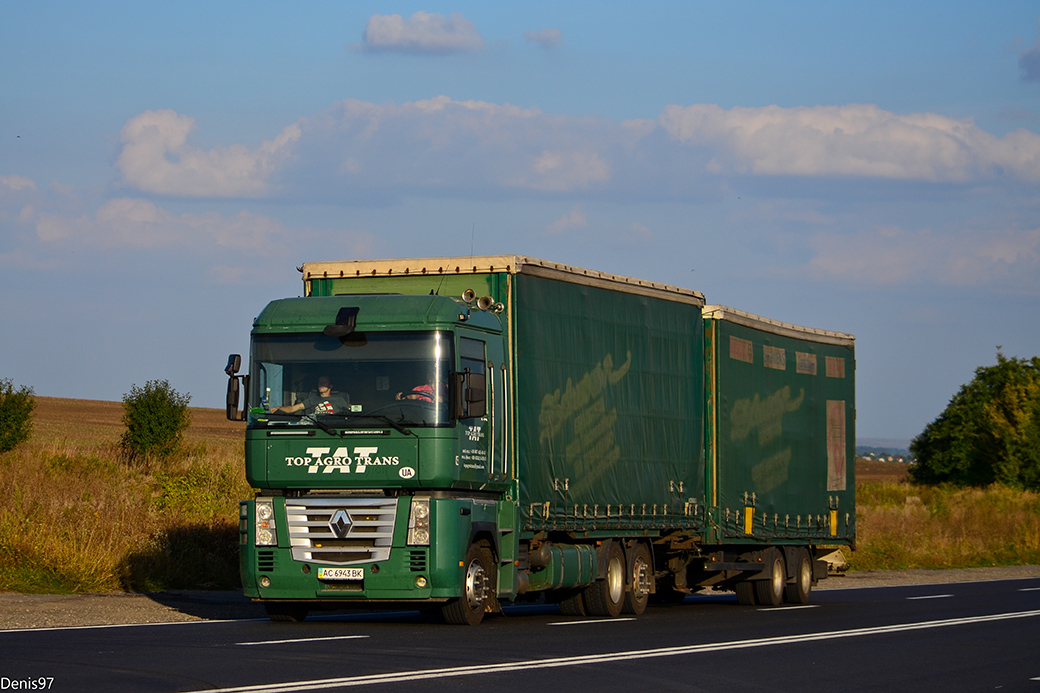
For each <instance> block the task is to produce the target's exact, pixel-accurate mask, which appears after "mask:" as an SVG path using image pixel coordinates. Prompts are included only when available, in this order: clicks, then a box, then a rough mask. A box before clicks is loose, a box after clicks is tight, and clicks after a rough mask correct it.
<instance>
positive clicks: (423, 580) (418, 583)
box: [415, 575, 426, 587]
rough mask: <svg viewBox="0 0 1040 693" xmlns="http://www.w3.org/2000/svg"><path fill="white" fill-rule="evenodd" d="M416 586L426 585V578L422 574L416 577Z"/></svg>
mask: <svg viewBox="0 0 1040 693" xmlns="http://www.w3.org/2000/svg"><path fill="white" fill-rule="evenodd" d="M415 586H416V587H426V578H424V577H423V576H422V575H420V576H419V577H417V578H415Z"/></svg>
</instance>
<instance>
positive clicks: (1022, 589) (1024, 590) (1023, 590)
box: [1018, 587, 1040, 681]
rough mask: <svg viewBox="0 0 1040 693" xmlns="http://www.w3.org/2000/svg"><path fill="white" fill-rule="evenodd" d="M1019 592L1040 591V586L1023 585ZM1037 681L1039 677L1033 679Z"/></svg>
mask: <svg viewBox="0 0 1040 693" xmlns="http://www.w3.org/2000/svg"><path fill="white" fill-rule="evenodd" d="M1018 591H1019V592H1040V587H1023V588H1021V589H1019V590H1018ZM1033 680H1034V681H1036V680H1037V679H1033Z"/></svg>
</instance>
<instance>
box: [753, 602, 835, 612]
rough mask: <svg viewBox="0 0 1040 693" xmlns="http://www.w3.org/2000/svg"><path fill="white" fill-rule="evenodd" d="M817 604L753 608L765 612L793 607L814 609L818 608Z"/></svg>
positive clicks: (792, 609) (792, 608) (793, 608)
mask: <svg viewBox="0 0 1040 693" xmlns="http://www.w3.org/2000/svg"><path fill="white" fill-rule="evenodd" d="M819 606H820V605H819V604H797V605H795V606H774V607H767V608H765V609H755V611H763V612H765V613H767V614H768V613H770V612H776V611H794V610H795V609H816V608H819Z"/></svg>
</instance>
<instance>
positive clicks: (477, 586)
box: [466, 561, 487, 609]
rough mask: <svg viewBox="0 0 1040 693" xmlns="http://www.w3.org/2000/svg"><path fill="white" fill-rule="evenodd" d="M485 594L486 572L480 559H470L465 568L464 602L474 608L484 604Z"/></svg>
mask: <svg viewBox="0 0 1040 693" xmlns="http://www.w3.org/2000/svg"><path fill="white" fill-rule="evenodd" d="M486 596H487V573H486V572H485V571H484V566H483V565H481V564H480V561H470V564H469V567H468V568H466V603H467V604H469V608H471V609H476V608H479V607H480V606H482V605H483V604H484V599H485V597H486Z"/></svg>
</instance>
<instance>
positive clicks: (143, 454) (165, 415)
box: [120, 380, 191, 462]
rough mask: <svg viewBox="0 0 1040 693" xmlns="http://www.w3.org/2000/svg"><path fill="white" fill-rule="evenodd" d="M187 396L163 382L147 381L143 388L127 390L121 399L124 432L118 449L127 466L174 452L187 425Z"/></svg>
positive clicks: (188, 422) (188, 421)
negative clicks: (126, 393) (123, 455)
mask: <svg viewBox="0 0 1040 693" xmlns="http://www.w3.org/2000/svg"><path fill="white" fill-rule="evenodd" d="M190 401H191V395H187V394H184V395H182V394H181V393H179V392H177V391H176V390H174V389H173V388H172V387H170V383H169V382H168V381H166V380H149V381H148V382H147V383H145V385H144V387H138V386H137V385H131V386H130V394H128V395H123V408H124V409H125V410H126V412H125V413H124V414H123V423H124V424H126V431H125V432H124V433H123V436H122V438H121V439H120V446H121V447H122V449H123V453H124V454H125V455H126V457H127V459H128V460H129V461H131V462H141V461H144V462H147V461H148V460H149V459H151V458H153V457H158V458H164V457H169V456H170V455H173V454H174V453H176V452H178V450H179V449H180V447H181V441H182V440H183V438H184V431H185V430H186V429H187V428H188V425H189V424H190V423H191V412H190V411H189V410H188V402H190Z"/></svg>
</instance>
